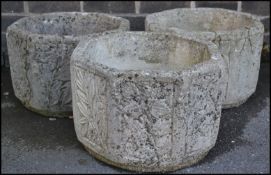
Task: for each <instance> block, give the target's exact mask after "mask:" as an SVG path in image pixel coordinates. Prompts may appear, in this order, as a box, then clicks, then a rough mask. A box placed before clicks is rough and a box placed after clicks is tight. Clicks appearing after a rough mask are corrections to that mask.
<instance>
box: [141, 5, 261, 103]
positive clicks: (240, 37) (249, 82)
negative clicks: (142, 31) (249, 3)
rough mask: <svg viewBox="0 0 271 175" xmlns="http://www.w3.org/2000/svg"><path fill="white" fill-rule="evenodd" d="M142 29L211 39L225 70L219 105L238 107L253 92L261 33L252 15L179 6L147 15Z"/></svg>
mask: <svg viewBox="0 0 271 175" xmlns="http://www.w3.org/2000/svg"><path fill="white" fill-rule="evenodd" d="M145 28H146V30H147V31H160V32H162V31H163V32H173V33H176V34H179V35H181V36H182V35H184V36H191V37H194V38H197V39H200V40H208V41H212V42H214V43H215V44H216V45H217V46H218V47H219V51H220V52H221V53H222V55H223V56H224V59H225V61H226V62H227V69H228V81H227V83H228V84H227V88H226V98H225V100H224V102H223V108H230V107H236V106H239V105H240V104H242V103H244V102H245V101H246V100H247V99H248V98H249V97H250V96H251V95H252V94H253V93H254V92H255V90H256V86H257V81H258V74H259V68H260V56H261V50H262V45H263V34H264V27H263V25H262V23H261V22H260V21H259V20H258V19H256V17H253V16H252V15H249V14H246V13H240V12H236V11H230V10H225V9H217V8H196V9H186V8H182V9H173V10H167V11H163V12H158V13H154V14H151V15H148V16H147V17H146V20H145Z"/></svg>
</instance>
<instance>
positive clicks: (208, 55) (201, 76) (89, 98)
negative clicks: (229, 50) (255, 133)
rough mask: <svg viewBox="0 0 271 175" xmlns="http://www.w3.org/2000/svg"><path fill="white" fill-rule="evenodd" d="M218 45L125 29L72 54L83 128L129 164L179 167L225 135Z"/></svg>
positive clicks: (84, 137)
mask: <svg viewBox="0 0 271 175" xmlns="http://www.w3.org/2000/svg"><path fill="white" fill-rule="evenodd" d="M221 61H223V60H222V57H221V55H220V54H219V53H218V52H217V51H216V47H215V45H214V44H211V43H207V42H198V41H195V40H191V39H189V38H181V37H178V36H176V35H168V34H162V33H160V34H159V33H151V32H120V33H112V34H108V35H104V36H99V37H97V38H95V39H88V40H82V41H81V42H80V43H79V44H78V46H77V47H76V49H75V50H74V52H73V54H72V60H71V83H72V97H73V113H74V116H73V117H74V123H75V131H76V134H77V138H78V139H79V141H80V142H81V143H82V144H83V145H84V146H85V148H86V149H87V150H88V151H89V153H90V154H92V155H93V156H95V157H96V158H98V159H100V160H102V161H104V162H106V163H109V164H111V165H114V166H118V167H121V168H124V169H129V170H135V171H143V172H145V171H147V172H160V171H174V170H177V169H180V168H183V167H185V166H189V165H192V164H194V163H196V162H197V161H199V160H200V159H202V158H203V157H204V156H205V155H206V154H207V153H208V151H209V150H210V149H211V148H212V147H213V146H214V144H215V142H216V138H217V133H218V128H219V121H220V116H221V105H222V99H223V90H222V87H225V84H224V79H223V77H224V76H223V74H224V71H225V65H224V66H223V64H221Z"/></svg>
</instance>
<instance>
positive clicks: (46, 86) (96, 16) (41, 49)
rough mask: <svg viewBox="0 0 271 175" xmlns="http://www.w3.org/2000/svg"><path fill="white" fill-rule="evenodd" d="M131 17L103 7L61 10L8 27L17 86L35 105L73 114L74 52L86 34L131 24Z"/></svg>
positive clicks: (40, 110) (47, 110) (26, 102)
mask: <svg viewBox="0 0 271 175" xmlns="http://www.w3.org/2000/svg"><path fill="white" fill-rule="evenodd" d="M129 25H130V24H129V21H128V20H126V19H123V18H119V17H114V16H110V15H106V14H102V13H80V12H61V13H48V14H43V15H38V16H30V17H25V18H22V19H20V20H18V21H16V22H15V23H13V24H12V25H11V26H9V27H8V29H7V46H8V53H9V61H10V70H11V77H12V83H13V88H14V92H15V95H16V97H17V98H19V99H20V100H21V101H22V103H23V104H24V105H25V106H26V107H27V108H29V109H31V110H32V111H35V112H38V113H40V114H42V115H46V116H58V117H64V116H69V115H72V106H71V88H70V67H69V66H70V56H71V54H72V52H73V50H74V48H75V47H76V45H77V44H78V42H79V41H80V39H82V38H85V37H87V36H88V37H92V36H94V35H99V34H101V32H105V31H110V32H113V31H118V30H129Z"/></svg>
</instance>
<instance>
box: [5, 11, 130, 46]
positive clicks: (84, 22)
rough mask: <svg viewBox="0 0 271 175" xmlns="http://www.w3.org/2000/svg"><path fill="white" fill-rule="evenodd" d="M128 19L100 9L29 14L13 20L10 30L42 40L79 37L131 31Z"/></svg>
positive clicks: (8, 30) (74, 38) (10, 31)
mask: <svg viewBox="0 0 271 175" xmlns="http://www.w3.org/2000/svg"><path fill="white" fill-rule="evenodd" d="M129 29H130V22H129V20H127V19H124V18H121V17H116V16H112V15H109V14H106V13H98V12H91V13H89V12H54V13H43V14H39V15H33V16H27V17H24V18H21V19H19V20H17V21H16V22H14V23H12V24H11V25H10V26H9V27H8V29H7V34H8V33H12V32H13V33H16V34H18V35H22V36H30V37H31V38H37V39H40V38H42V39H43V40H46V39H47V40H52V39H53V40H62V39H64V40H76V41H79V40H81V39H82V38H84V37H86V36H92V35H99V34H100V33H102V32H108V31H111V32H115V31H119V30H120V31H121V30H129Z"/></svg>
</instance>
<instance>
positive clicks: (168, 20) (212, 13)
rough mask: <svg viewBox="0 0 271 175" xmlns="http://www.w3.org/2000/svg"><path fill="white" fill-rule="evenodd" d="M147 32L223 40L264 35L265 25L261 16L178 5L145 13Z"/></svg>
mask: <svg viewBox="0 0 271 175" xmlns="http://www.w3.org/2000/svg"><path fill="white" fill-rule="evenodd" d="M145 28H146V30H148V31H165V30H166V31H174V32H176V33H182V34H191V35H205V36H206V37H210V38H212V39H213V38H215V37H216V36H218V35H219V36H220V37H222V39H224V40H227V39H239V38H244V37H247V36H251V35H255V34H262V33H263V32H264V26H263V24H262V23H261V21H260V19H259V17H257V16H255V15H252V14H249V13H244V12H237V11H233V10H228V9H223V8H176V9H170V10H165V11H162V12H157V13H152V14H150V15H147V16H146V19H145Z"/></svg>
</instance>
